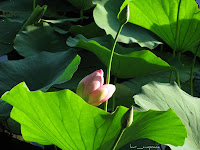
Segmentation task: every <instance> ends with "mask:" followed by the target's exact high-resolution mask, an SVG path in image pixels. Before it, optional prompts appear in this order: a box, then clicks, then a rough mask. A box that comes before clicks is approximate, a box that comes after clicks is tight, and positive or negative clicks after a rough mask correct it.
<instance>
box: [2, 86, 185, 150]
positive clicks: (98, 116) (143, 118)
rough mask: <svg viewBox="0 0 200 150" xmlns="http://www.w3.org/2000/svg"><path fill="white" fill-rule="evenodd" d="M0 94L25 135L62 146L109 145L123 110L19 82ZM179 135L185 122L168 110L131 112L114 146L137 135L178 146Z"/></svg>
mask: <svg viewBox="0 0 200 150" xmlns="http://www.w3.org/2000/svg"><path fill="white" fill-rule="evenodd" d="M2 99H3V100H4V101H6V102H8V103H10V104H11V105H13V109H12V112H11V117H12V118H13V119H14V120H16V121H17V122H19V123H20V124H21V132H22V135H23V138H24V139H25V140H27V141H32V142H37V143H40V144H43V145H49V144H54V145H56V146H58V147H59V148H61V149H63V150H71V149H77V150H79V149H88V150H94V149H101V150H105V149H106V150H111V149H113V146H114V144H115V141H116V139H117V137H118V136H119V133H120V130H122V125H121V120H122V117H123V115H124V114H125V113H126V112H127V110H128V108H125V107H123V106H120V107H119V108H118V109H117V110H116V111H115V112H114V113H108V112H105V111H104V110H102V109H99V108H97V107H94V106H91V105H89V104H87V103H86V102H85V101H84V100H83V99H82V98H80V97H79V96H78V95H77V94H75V93H73V92H72V91H70V90H62V91H57V92H46V93H43V92H41V91H29V89H28V88H27V86H26V84H25V83H24V82H22V83H20V84H18V85H17V86H15V87H14V88H13V89H12V90H11V91H9V92H6V93H5V94H4V95H3V96H2ZM169 120H170V122H169ZM185 137H186V129H185V126H184V125H183V124H182V122H181V120H180V119H179V118H178V117H177V115H176V114H175V112H174V111H173V110H171V109H170V110H168V111H163V112H162V111H153V110H150V111H148V112H138V111H134V120H133V124H132V125H131V127H129V128H128V129H127V130H126V131H125V132H124V135H123V136H122V138H121V141H120V143H119V146H118V147H121V146H123V145H125V144H127V143H129V142H131V141H134V140H137V139H140V138H150V139H153V140H155V141H156V142H159V143H161V144H172V145H175V146H178V145H183V143H184V139H185Z"/></svg>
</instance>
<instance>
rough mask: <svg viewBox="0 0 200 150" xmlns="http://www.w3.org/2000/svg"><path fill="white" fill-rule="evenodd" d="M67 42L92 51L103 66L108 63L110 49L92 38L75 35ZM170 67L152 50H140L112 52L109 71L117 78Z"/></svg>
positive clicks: (130, 76) (164, 69)
mask: <svg viewBox="0 0 200 150" xmlns="http://www.w3.org/2000/svg"><path fill="white" fill-rule="evenodd" d="M111 41H112V40H111ZM67 44H68V45H69V46H73V47H74V46H75V47H80V48H84V49H86V50H88V51H91V52H93V53H94V54H95V55H96V56H97V57H98V58H99V59H100V60H101V61H102V62H103V63H104V64H105V66H107V65H108V63H109V58H110V50H109V49H108V48H106V47H104V46H101V45H100V44H99V43H97V42H96V41H94V40H88V39H86V38H84V37H83V36H77V37H76V38H69V39H68V41H67ZM133 51H134V49H133ZM170 69H171V67H170V66H169V64H167V63H166V62H165V61H163V60H162V59H160V58H159V57H157V56H155V55H154V54H153V53H152V52H150V51H148V50H142V51H135V52H132V53H128V54H125V55H121V54H118V53H114V56H113V63H112V70H111V72H112V74H113V75H115V76H116V77H119V78H132V77H136V76H140V75H144V74H149V73H153V72H160V71H166V70H170Z"/></svg>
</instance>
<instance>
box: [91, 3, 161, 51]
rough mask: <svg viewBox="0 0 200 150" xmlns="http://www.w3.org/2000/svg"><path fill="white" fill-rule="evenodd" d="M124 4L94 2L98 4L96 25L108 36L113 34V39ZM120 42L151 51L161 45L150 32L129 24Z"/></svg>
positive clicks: (123, 31) (94, 14) (122, 32)
mask: <svg viewBox="0 0 200 150" xmlns="http://www.w3.org/2000/svg"><path fill="white" fill-rule="evenodd" d="M123 2H124V0H94V3H95V4H96V7H95V9H94V11H93V16H94V20H95V23H96V24H97V25H98V26H99V27H100V28H102V29H104V30H105V31H106V33H107V34H111V35H112V37H113V38H114V37H115V36H116V34H117V31H118V29H119V26H120V23H119V20H118V19H117V14H118V13H119V11H120V7H121V5H122V3H123ZM118 41H119V42H123V43H127V44H128V43H138V44H139V45H140V46H142V47H148V48H150V49H153V48H155V47H156V46H157V45H158V44H161V42H159V41H158V40H156V39H155V37H154V36H153V35H152V34H151V33H150V32H149V31H148V30H145V29H144V28H141V27H139V26H136V25H133V24H129V23H128V24H126V25H125V26H124V27H123V29H122V31H121V33H120V35H119V40H118Z"/></svg>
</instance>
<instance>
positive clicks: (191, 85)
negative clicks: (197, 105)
mask: <svg viewBox="0 0 200 150" xmlns="http://www.w3.org/2000/svg"><path fill="white" fill-rule="evenodd" d="M199 49H200V43H199V46H198V48H197V50H196V52H195V55H194V58H193V62H192V67H191V71H190V94H191V95H192V96H193V94H194V93H193V74H194V65H195V62H196V58H197V54H198V51H199Z"/></svg>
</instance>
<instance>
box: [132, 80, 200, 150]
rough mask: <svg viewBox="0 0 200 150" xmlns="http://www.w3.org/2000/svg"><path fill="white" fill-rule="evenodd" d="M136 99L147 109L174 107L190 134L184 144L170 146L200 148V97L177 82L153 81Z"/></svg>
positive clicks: (187, 149)
mask: <svg viewBox="0 0 200 150" xmlns="http://www.w3.org/2000/svg"><path fill="white" fill-rule="evenodd" d="M134 100H135V103H136V104H137V105H139V106H140V107H141V108H143V110H146V111H148V110H150V109H153V110H161V111H164V110H168V109H169V108H172V109H173V110H174V111H175V112H176V113H177V115H178V116H179V117H180V119H181V120H182V122H183V124H184V125H185V126H186V128H187V133H188V135H187V138H186V140H185V143H184V145H183V146H179V147H174V146H170V147H171V148H172V150H199V149H200V135H199V133H200V115H199V112H200V98H196V97H192V96H191V95H189V94H187V93H185V92H184V91H182V90H181V89H180V88H179V87H178V86H177V85H176V84H166V83H165V84H164V83H156V82H153V83H150V84H147V85H145V86H143V87H142V93H141V94H139V95H136V96H134ZM169 122H171V120H169Z"/></svg>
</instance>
